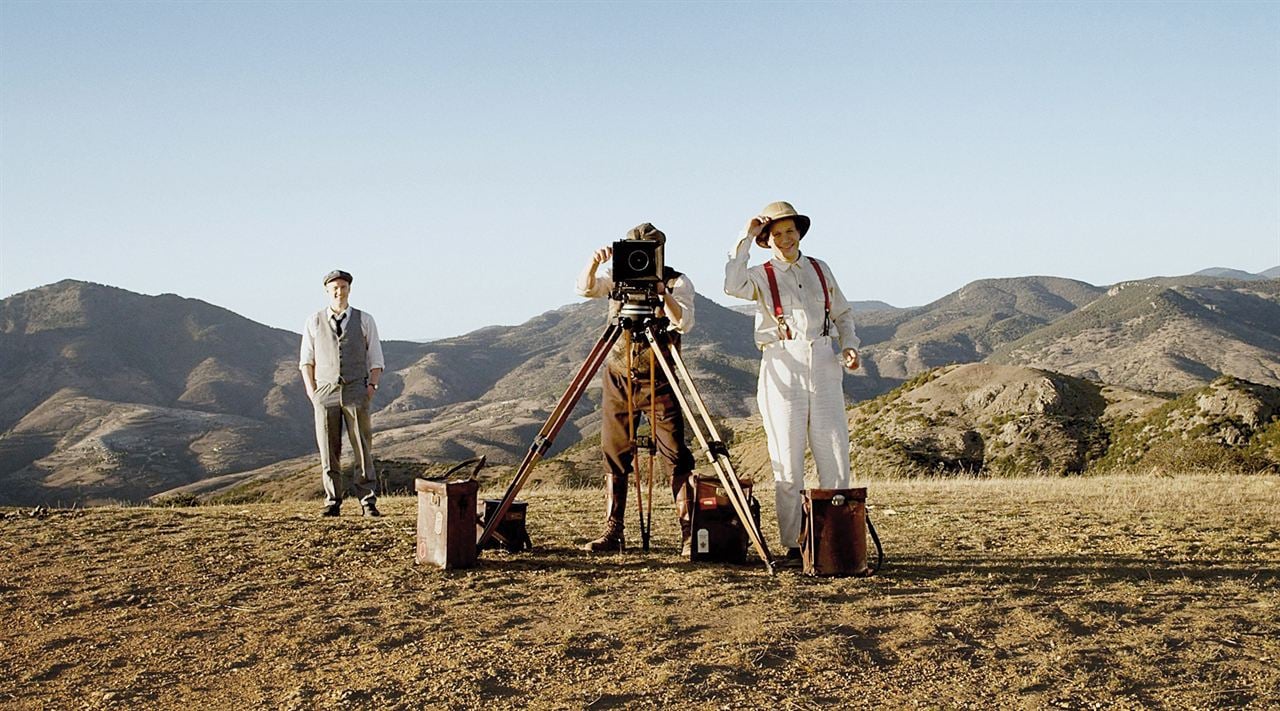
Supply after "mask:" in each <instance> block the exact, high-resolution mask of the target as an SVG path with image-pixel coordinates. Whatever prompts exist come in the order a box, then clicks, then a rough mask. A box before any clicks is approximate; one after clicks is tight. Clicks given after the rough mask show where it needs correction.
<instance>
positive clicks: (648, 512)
mask: <svg viewBox="0 0 1280 711" xmlns="http://www.w3.org/2000/svg"><path fill="white" fill-rule="evenodd" d="M653 366H654V362H653V348H649V447H648V450H649V456H648V460H649V468H648V469H647V470H646V471H647V473H648V479H647V481H648V484H649V497H648V498H647V499H645V502H646V504H647V506H646V508H645V512H644V518H645V522H644V531H643V533H644V549H645V550H646V551H647V550H649V536H650V532H651V531H652V530H653V476H654V469H653V467H654V453H655V452H657V450H658V425H657V422H658V384H657V378H656V376H655V374H654V370H653ZM637 505H638V504H637Z"/></svg>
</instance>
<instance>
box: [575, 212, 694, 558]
mask: <svg viewBox="0 0 1280 711" xmlns="http://www.w3.org/2000/svg"><path fill="white" fill-rule="evenodd" d="M626 238H627V239H629V240H656V241H658V242H659V243H662V244H665V243H666V241H667V236H666V235H665V234H663V233H662V231H661V230H659V229H658V228H656V227H654V226H653V225H651V224H649V223H647V222H646V223H644V224H642V225H638V226H636V227H633V228H632V229H631V230H629V231H628V232H627V237H626ZM612 257H613V249H612V248H611V247H602V248H600V249H597V250H596V251H595V252H594V253H592V255H591V259H590V260H588V262H587V266H586V267H585V268H584V269H583V270H582V273H581V274H580V275H579V276H578V281H577V284H576V290H577V292H578V295H579V296H585V297H587V298H592V299H603V298H609V321H610V323H612V322H613V321H614V319H616V318H617V317H618V313H619V310H620V309H621V308H622V302H621V301H619V300H618V299H614V298H610V294H611V292H612V291H613V285H614V284H613V275H612V272H611V271H607V272H606V273H605V274H604V275H603V276H597V275H596V270H597V269H598V268H599V267H600V265H601V264H603V263H605V262H607V261H609V260H610V259H611V258H612ZM657 291H658V293H659V294H660V295H661V296H662V305H661V306H660V307H658V315H659V316H663V315H665V316H666V317H667V319H668V320H669V321H670V326H669V327H668V329H667V331H666V333H665V334H664V335H663V339H664V340H665V341H666V343H663V344H661V345H663V346H664V347H669V348H679V347H680V337H681V335H683V334H686V333H688V332H689V329H691V328H693V296H694V291H693V282H691V281H689V277H687V276H685V275H683V274H681V273H680V272H677V271H675V270H674V269H672V268H670V267H666V266H664V267H663V274H662V280H661V281H659V282H658V284H657ZM628 349H630V351H631V353H630V364H631V365H630V369H628V354H627V350H628ZM649 355H650V354H649V344H648V341H647V340H644V339H636V340H632V339H630V338H628V337H627V336H626V335H625V334H624V336H623V337H622V338H620V339H619V340H618V341H617V342H616V343H614V345H613V349H612V351H610V353H609V356H608V358H607V359H606V361H605V366H606V367H605V368H604V369H602V373H601V383H602V389H601V400H602V409H603V420H602V422H601V425H600V449H601V450H602V452H603V453H604V463H605V471H606V480H605V528H604V533H602V534H601V535H600V537H599V538H597V539H595V540H593V541H590V542H589V543H587V544H586V545H585V546H584V547H583V548H584V549H585V550H588V551H592V552H606V551H621V550H623V549H624V547H625V541H624V538H623V518H624V517H623V514H624V513H625V511H626V506H627V479H628V477H629V476H630V474H631V472H632V471H633V470H634V465H635V449H634V448H633V441H632V438H631V433H630V432H629V431H628V420H629V419H635V418H639V417H640V415H641V414H643V415H644V416H645V417H646V418H647V417H649V415H650V413H653V414H654V421H653V422H650V423H649V426H650V428H651V429H652V431H653V440H654V444H655V445H656V447H657V452H658V455H659V457H660V458H661V459H662V461H664V462H665V463H666V467H667V471H668V472H669V473H670V474H671V479H670V484H671V494H672V497H673V498H674V499H675V501H676V509H677V514H678V516H679V519H680V532H681V536H682V538H683V542H682V548H683V549H684V550H683V551H682V552H684V553H686V554H687V553H688V550H687V549H688V545H689V515H690V510H689V498H688V494H689V491H688V481H689V475H690V474H691V473H692V472H693V465H694V461H693V454H692V453H691V452H690V451H689V448H688V446H686V445H685V442H684V416H683V415H682V414H681V412H680V407H679V403H677V401H676V397H675V393H674V391H673V390H672V389H671V388H672V386H671V383H669V382H667V378H666V375H664V374H663V372H662V369H661V367H660V366H658V365H656V364H654V365H653V366H652V369H650V364H649ZM628 390H630V399H628ZM650 393H652V399H650Z"/></svg>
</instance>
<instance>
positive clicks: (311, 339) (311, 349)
mask: <svg viewBox="0 0 1280 711" xmlns="http://www.w3.org/2000/svg"><path fill="white" fill-rule="evenodd" d="M315 364H316V316H315V314H312V315H310V316H308V317H307V321H306V323H304V324H302V347H301V349H300V350H299V353H298V367H299V368H301V367H302V366H304V365H315Z"/></svg>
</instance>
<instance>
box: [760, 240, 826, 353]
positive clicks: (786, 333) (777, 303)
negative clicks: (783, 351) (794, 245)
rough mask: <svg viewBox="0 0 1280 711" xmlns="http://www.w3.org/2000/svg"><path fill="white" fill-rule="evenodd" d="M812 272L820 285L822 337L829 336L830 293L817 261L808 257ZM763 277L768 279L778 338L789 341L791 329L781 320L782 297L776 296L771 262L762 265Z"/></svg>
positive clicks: (775, 278) (785, 321) (776, 281)
mask: <svg viewBox="0 0 1280 711" xmlns="http://www.w3.org/2000/svg"><path fill="white" fill-rule="evenodd" d="M809 261H810V262H811V263H812V264H813V270H814V271H815V272H817V273H818V283H820V284H822V307H823V313H822V335H824V336H828V335H831V292H829V291H827V277H826V276H825V275H823V273H822V267H820V266H818V260H816V259H814V258H813V257H809ZM764 273H765V276H768V277H769V295H770V296H771V297H772V298H773V319H774V320H775V321H777V322H778V337H779V338H781V339H782V340H784V341H789V340H791V327H790V326H788V325H787V320H786V319H785V318H783V313H782V297H781V296H779V295H778V277H777V276H776V275H775V274H774V273H773V262H772V261H768V262H765V263H764Z"/></svg>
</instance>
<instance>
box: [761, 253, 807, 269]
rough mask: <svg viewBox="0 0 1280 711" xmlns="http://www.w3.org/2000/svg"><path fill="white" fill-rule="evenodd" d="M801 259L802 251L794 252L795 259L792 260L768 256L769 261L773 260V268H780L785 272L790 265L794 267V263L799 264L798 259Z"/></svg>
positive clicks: (802, 257)
mask: <svg viewBox="0 0 1280 711" xmlns="http://www.w3.org/2000/svg"><path fill="white" fill-rule="evenodd" d="M803 259H804V253H802V252H801V253H797V254H796V261H794V262H788V261H786V260H785V259H780V258H778V257H770V258H769V261H771V262H773V267H774V268H775V269H781V270H782V271H784V272H785V271H787V270H788V269H790V268H791V267H794V266H795V265H797V264H799V263H800V261H801V260H803Z"/></svg>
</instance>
